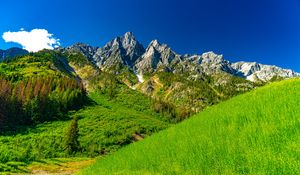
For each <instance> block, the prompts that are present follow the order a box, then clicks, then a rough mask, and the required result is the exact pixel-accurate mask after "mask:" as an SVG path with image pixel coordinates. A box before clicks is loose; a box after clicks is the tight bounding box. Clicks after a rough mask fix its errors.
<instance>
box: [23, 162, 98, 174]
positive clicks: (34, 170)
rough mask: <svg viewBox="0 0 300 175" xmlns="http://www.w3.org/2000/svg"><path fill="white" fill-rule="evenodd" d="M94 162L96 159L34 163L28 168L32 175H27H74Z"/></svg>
mask: <svg viewBox="0 0 300 175" xmlns="http://www.w3.org/2000/svg"><path fill="white" fill-rule="evenodd" d="M94 162H95V159H86V160H76V161H70V162H62V161H53V162H50V163H33V164H32V165H29V166H28V168H27V169H28V170H29V172H31V173H27V174H26V175H73V174H75V173H76V172H78V171H80V170H81V169H83V168H86V167H88V166H89V165H91V164H93V163H94ZM20 175H21V174H20ZM22 175H25V174H22Z"/></svg>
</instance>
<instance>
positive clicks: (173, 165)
mask: <svg viewBox="0 0 300 175" xmlns="http://www.w3.org/2000/svg"><path fill="white" fill-rule="evenodd" d="M299 104H300V79H293V80H287V81H282V82H276V83H272V84H270V85H267V86H265V87H262V88H259V89H257V90H254V91H251V92H249V93H247V94H244V95H240V96H237V97H234V98H232V99H231V100H228V101H226V102H223V103H221V104H218V105H216V106H213V107H209V108H207V109H205V110H204V111H203V112H201V113H199V114H197V115H196V116H194V117H192V118H191V119H189V120H186V121H184V122H182V123H181V124H178V125H176V126H174V127H171V128H169V129H167V130H165V131H162V132H160V133H158V134H155V135H154V136H152V137H150V138H147V139H145V140H144V141H141V142H138V143H135V144H132V145H129V146H128V147H126V148H124V149H121V150H120V151H119V152H117V153H115V154H113V155H111V156H108V157H106V158H104V159H100V160H99V161H98V162H97V163H96V164H94V165H93V166H91V167H90V168H88V169H85V170H84V171H82V172H81V173H80V174H99V173H100V174H130V175H132V174H300V169H299V167H300V156H299V155H300V146H299V145H300V137H299V135H300V107H299Z"/></svg>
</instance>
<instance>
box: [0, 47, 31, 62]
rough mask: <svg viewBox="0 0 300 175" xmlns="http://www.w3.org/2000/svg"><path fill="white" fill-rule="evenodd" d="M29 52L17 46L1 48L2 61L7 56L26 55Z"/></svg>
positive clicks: (0, 59)
mask: <svg viewBox="0 0 300 175" xmlns="http://www.w3.org/2000/svg"><path fill="white" fill-rule="evenodd" d="M26 54H28V51H27V50H24V49H20V48H17V47H12V48H10V49H7V50H0V61H3V60H4V59H6V58H13V57H16V56H19V55H26Z"/></svg>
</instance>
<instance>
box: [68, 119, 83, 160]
mask: <svg viewBox="0 0 300 175" xmlns="http://www.w3.org/2000/svg"><path fill="white" fill-rule="evenodd" d="M78 137H79V129H78V118H77V117H74V118H73V120H72V122H71V125H70V127H69V129H68V131H67V133H66V140H65V148H66V151H67V152H68V154H69V155H71V154H74V153H76V152H77V151H79V148H80V145H79V141H78Z"/></svg>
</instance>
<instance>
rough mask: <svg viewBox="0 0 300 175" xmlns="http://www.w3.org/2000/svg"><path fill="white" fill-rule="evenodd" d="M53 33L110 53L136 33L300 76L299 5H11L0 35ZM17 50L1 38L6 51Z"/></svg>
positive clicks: (254, 0)
mask: <svg viewBox="0 0 300 175" xmlns="http://www.w3.org/2000/svg"><path fill="white" fill-rule="evenodd" d="M20 28H24V29H25V30H27V31H30V30H32V29H35V28H39V29H46V30H48V31H49V33H52V34H54V37H56V38H59V39H60V42H61V44H62V46H68V45H71V44H73V43H75V42H84V43H88V44H91V45H94V46H103V45H104V44H105V43H106V42H108V41H109V40H110V39H112V38H114V37H116V36H119V35H122V34H124V33H125V32H126V31H132V32H133V33H134V34H135V36H136V37H137V39H138V40H139V41H141V42H142V44H143V45H144V46H145V47H146V46H147V45H148V43H149V42H150V41H151V40H152V39H158V40H159V41H160V42H162V43H167V44H168V45H169V46H170V47H171V48H172V49H173V50H174V51H176V52H177V53H180V54H184V53H191V54H193V53H199V54H200V53H202V52H205V51H211V50H212V51H215V52H216V53H219V54H224V56H225V58H226V59H228V60H230V61H233V62H234V61H239V60H245V61H256V62H260V63H265V64H275V65H278V66H282V67H285V68H291V69H294V70H296V71H299V72H300V1H299V0H285V1H283V0H182V1H179V0H98V1H97V0H83V1H79V0H39V1H38V0H27V1H24V0H5V1H3V2H1V7H0V34H2V33H3V32H7V31H18V30H19V29H20ZM12 46H17V45H16V44H12V43H5V42H4V40H2V39H0V48H1V49H6V48H9V47H12Z"/></svg>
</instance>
